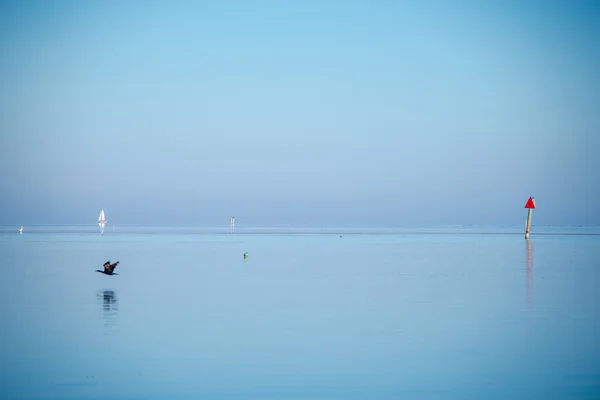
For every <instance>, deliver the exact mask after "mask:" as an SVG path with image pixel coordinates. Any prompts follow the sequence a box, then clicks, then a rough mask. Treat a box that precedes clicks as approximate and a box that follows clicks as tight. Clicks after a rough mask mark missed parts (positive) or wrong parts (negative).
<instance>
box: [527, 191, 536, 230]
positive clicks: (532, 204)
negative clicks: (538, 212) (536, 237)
mask: <svg viewBox="0 0 600 400" xmlns="http://www.w3.org/2000/svg"><path fill="white" fill-rule="evenodd" d="M525 208H527V209H528V210H527V223H526V224H525V239H527V240H529V231H530V230H531V214H533V209H534V208H535V200H534V199H533V197H530V198H529V200H527V204H525Z"/></svg>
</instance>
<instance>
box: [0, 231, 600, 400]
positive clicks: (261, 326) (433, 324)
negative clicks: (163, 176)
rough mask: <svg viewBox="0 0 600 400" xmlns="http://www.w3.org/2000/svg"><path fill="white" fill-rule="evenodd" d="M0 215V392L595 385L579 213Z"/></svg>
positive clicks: (421, 392)
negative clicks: (372, 223)
mask: <svg viewBox="0 0 600 400" xmlns="http://www.w3.org/2000/svg"><path fill="white" fill-rule="evenodd" d="M11 228H12V227H11ZM17 228H18V227H17ZM13 231H14V232H13ZM3 232H4V233H3V234H2V235H1V236H0V255H1V256H2V260H3V266H4V268H3V271H4V274H3V276H2V279H1V280H0V300H1V301H0V320H1V321H2V336H1V337H2V339H3V340H2V341H1V342H0V365H1V366H2V368H1V369H0V397H1V398H32V399H33V398H61V399H62V398H65V399H66V398H72V399H78V398H102V399H138V398H140V399H141V398H148V399H159V398H160V399H163V398H164V399H167V398H168V399H194V398H227V399H230V398H256V399H264V398H273V399H275V398H277V399H288V398H289V399H301V398H310V399H347V398H360V399H392V398H394V399H396V398H409V399H410V398H418V399H453V398H456V399H481V398H486V399H490V398H491V399H507V398H515V399H517V398H518V399H572V398H599V397H600V339H599V338H600V308H599V307H598V304H600V303H599V301H598V300H599V299H598V297H599V296H598V294H597V293H598V285H599V284H600V279H599V278H600V236H598V234H597V232H596V231H593V230H589V229H584V228H576V227H571V228H568V229H562V230H561V229H553V228H548V229H546V230H545V231H541V232H539V234H537V235H536V234H532V238H531V240H530V241H526V240H524V238H523V235H522V232H520V231H519V229H517V228H514V227H505V228H497V229H491V228H486V229H479V230H477V229H475V228H472V227H455V228H451V229H449V228H443V229H435V228H427V229H423V228H419V229H410V228H401V229H400V228H399V229H387V230H386V229H380V230H368V229H365V230H360V229H332V228H329V229H325V230H322V229H320V228H317V229H308V228H306V229H294V228H279V229H266V228H260V229H258V228H257V229H251V228H247V229H239V230H236V232H235V233H233V234H230V233H229V232H228V231H227V230H219V229H192V228H179V229H174V228H171V229H168V228H161V229H149V228H139V227H138V228H133V227H132V228H122V227H118V228H116V229H114V230H113V229H112V228H111V227H107V231H106V233H105V234H104V236H100V235H99V233H98V232H97V231H95V230H93V229H88V228H81V227H34V228H31V229H26V230H25V233H24V234H23V235H19V234H18V233H16V229H14V230H13V229H10V228H4V229H3ZM244 252H248V253H249V258H248V259H247V260H244V259H243V253H244ZM108 259H110V260H111V261H117V260H118V261H120V264H119V266H118V267H117V269H116V270H115V272H117V273H118V274H119V275H116V276H105V275H103V274H99V273H97V272H95V270H96V269H101V268H102V263H103V262H104V261H106V260H108Z"/></svg>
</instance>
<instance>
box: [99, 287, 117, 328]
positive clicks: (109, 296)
mask: <svg viewBox="0 0 600 400" xmlns="http://www.w3.org/2000/svg"><path fill="white" fill-rule="evenodd" d="M98 297H99V298H101V299H102V309H103V318H104V326H112V325H114V324H115V321H116V319H117V314H118V312H119V308H118V300H117V296H116V294H115V292H114V290H101V291H100V292H99V293H98Z"/></svg>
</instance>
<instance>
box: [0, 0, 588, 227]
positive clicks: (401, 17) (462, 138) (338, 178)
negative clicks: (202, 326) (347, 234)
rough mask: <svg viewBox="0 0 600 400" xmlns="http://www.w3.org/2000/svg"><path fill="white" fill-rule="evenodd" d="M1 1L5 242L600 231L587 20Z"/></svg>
mask: <svg viewBox="0 0 600 400" xmlns="http://www.w3.org/2000/svg"><path fill="white" fill-rule="evenodd" d="M291 3H292V2H286V1H225V0H222V1H214V2H213V1H198V2H192V1H189V2H181V1H138V2H134V1H95V2H93V1H90V2H86V1H72V2H71V1H69V2H61V1H54V2H50V1H48V2H46V1H39V2H37V1H35V2H33V1H14V2H12V1H2V2H0V140H1V141H0V224H19V225H20V224H38V223H39V224H50V223H54V224H87V223H89V224H95V223H96V220H97V218H98V214H99V213H100V209H101V208H104V210H105V211H106V214H107V219H108V221H109V222H108V224H109V226H110V225H112V224H117V225H119V224H121V225H124V224H144V225H155V224H160V225H168V224H185V225H216V224H223V225H224V226H227V225H228V223H229V217H230V216H232V215H235V217H236V221H237V223H238V224H239V225H243V224H246V225H268V224H288V223H289V224H307V225H339V226H341V225H348V224H350V225H358V226H361V225H362V226H383V225H419V224H523V223H524V219H525V216H526V210H525V209H524V208H523V206H524V205H525V202H526V201H527V198H528V197H529V196H530V195H533V196H535V198H536V202H537V206H538V209H537V210H536V211H535V214H534V224H535V223H537V224H588V225H600V212H599V211H598V205H599V204H600V188H599V186H600V161H599V159H598V153H599V151H600V135H599V133H600V72H599V71H600V40H599V38H600V3H597V2H594V1H590V2H581V1H580V2H578V1H562V2H553V1H549V2H542V1H539V2H532V1H496V2H492V1H489V2H485V1H481V2H478V4H479V5H476V4H475V3H477V2H463V1H455V2H451V1H414V2H409V1H384V0H380V1H337V2H334V1H324V0H315V1H310V0H302V1H296V2H294V4H291Z"/></svg>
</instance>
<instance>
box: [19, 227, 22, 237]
mask: <svg viewBox="0 0 600 400" xmlns="http://www.w3.org/2000/svg"><path fill="white" fill-rule="evenodd" d="M19 233H20V234H21V235H22V234H23V226H21V228H19Z"/></svg>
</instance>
